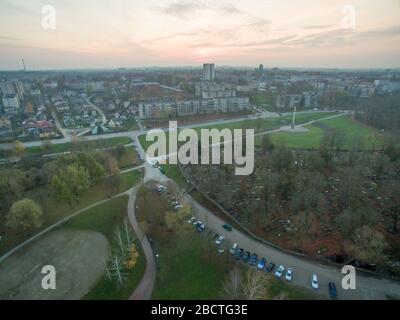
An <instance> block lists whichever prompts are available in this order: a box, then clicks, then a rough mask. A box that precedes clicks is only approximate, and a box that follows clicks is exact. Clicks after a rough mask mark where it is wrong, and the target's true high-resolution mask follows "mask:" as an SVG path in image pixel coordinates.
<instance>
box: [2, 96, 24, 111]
mask: <svg viewBox="0 0 400 320" xmlns="http://www.w3.org/2000/svg"><path fill="white" fill-rule="evenodd" d="M2 100H3V106H4V113H5V114H17V113H18V111H19V108H20V103H19V99H18V96H17V95H16V94H15V93H13V94H6V95H5V96H4V97H3V99H2Z"/></svg>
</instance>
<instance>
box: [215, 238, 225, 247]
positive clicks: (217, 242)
mask: <svg viewBox="0 0 400 320" xmlns="http://www.w3.org/2000/svg"><path fill="white" fill-rule="evenodd" d="M224 240H225V237H224V236H219V237H218V239H217V240H216V241H215V243H216V244H217V246H219V245H221V244H222V243H223V242H224Z"/></svg>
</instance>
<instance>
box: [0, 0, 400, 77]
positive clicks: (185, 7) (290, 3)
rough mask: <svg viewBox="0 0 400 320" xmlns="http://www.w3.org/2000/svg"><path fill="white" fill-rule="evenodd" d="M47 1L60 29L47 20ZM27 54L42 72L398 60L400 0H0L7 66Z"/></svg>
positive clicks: (1, 61) (2, 62) (2, 61)
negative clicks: (351, 14) (352, 20)
mask: <svg viewBox="0 0 400 320" xmlns="http://www.w3.org/2000/svg"><path fill="white" fill-rule="evenodd" d="M44 5H52V6H53V7H54V8H55V13H56V16H55V17H56V20H55V22H56V29H55V30H52V29H50V30H46V29H44V28H43V27H42V18H43V17H44V15H43V14H42V13H41V10H42V7H43V6H44ZM348 5H350V6H352V8H354V9H355V26H354V28H350V29H349V28H343V19H345V18H346V16H347V14H349V13H348V11H346V12H344V11H343V10H344V8H345V7H346V6H348ZM346 21H348V20H346ZM21 57H23V58H24V59H25V62H26V64H27V66H28V69H35V70H36V69H53V68H54V69H62V68H115V67H144V66H197V65H200V64H202V63H203V62H215V63H217V64H218V65H231V66H256V65H258V64H259V63H263V64H264V65H265V66H266V67H275V66H277V67H329V68H330V67H345V68H376V67H379V68H380V67H383V68H388V67H400V0H379V1H378V0H353V1H351V0H350V1H349V0H347V1H341V0H324V1H321V0H279V1H277V0H246V1H240V0H236V1H234V0H231V1H225V0H218V1H217V0H197V1H194V0H193V1H192V0H172V1H167V0H163V1H161V0H158V1H155V0H146V1H143V0H142V1H137V0H79V1H78V0H68V1H66V0H64V1H61V0H58V1H51V0H46V1H40V0H24V1H23V0H0V69H2V70H8V69H10V70H15V69H21V67H22V66H21Z"/></svg>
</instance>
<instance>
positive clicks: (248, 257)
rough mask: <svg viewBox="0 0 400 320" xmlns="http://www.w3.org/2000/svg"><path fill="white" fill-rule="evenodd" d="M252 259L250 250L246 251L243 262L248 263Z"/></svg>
mask: <svg viewBox="0 0 400 320" xmlns="http://www.w3.org/2000/svg"><path fill="white" fill-rule="evenodd" d="M249 259H250V252H248V251H246V252H245V253H244V254H243V256H242V262H244V263H247V262H248V261H249Z"/></svg>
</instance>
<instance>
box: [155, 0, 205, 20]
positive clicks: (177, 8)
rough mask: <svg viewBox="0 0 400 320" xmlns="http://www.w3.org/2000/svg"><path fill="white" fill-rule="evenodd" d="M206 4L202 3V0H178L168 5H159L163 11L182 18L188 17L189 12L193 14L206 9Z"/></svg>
mask: <svg viewBox="0 0 400 320" xmlns="http://www.w3.org/2000/svg"><path fill="white" fill-rule="evenodd" d="M205 8H206V7H204V4H201V2H200V1H199V2H195V1H176V2H173V3H171V4H169V5H168V6H165V7H159V8H158V10H159V11H160V12H161V13H164V14H167V15H172V16H177V17H180V18H183V17H186V16H188V15H189V14H192V13H194V12H196V11H198V10H201V9H205Z"/></svg>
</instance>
